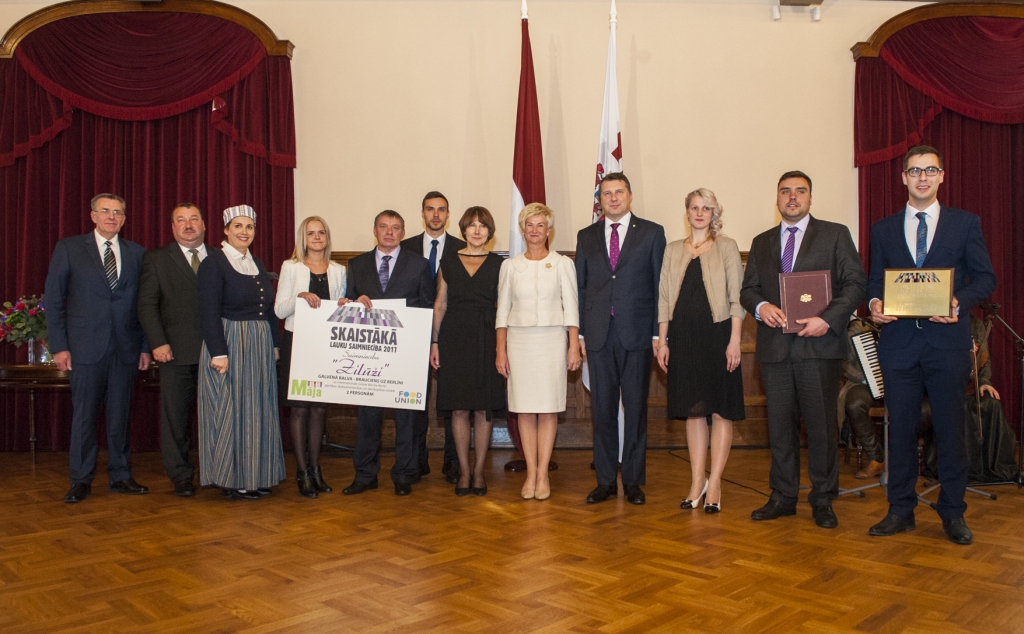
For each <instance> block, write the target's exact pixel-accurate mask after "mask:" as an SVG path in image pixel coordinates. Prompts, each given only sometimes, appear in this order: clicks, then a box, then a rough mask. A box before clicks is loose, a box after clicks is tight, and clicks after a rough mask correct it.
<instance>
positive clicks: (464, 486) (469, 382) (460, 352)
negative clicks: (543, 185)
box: [430, 207, 505, 496]
mask: <svg viewBox="0 0 1024 634" xmlns="http://www.w3.org/2000/svg"><path fill="white" fill-rule="evenodd" d="M459 229H461V230H462V237H463V238H464V239H465V240H466V247H465V248H464V249H462V250H461V251H459V252H458V253H457V254H456V255H455V256H454V257H453V256H449V255H446V256H445V257H444V258H443V259H442V260H441V270H440V271H439V272H438V275H437V299H436V300H435V301H434V328H433V331H432V336H431V338H430V339H431V345H430V364H431V365H432V366H434V368H435V369H436V370H437V408H438V409H439V410H442V411H451V412H452V436H453V437H454V440H455V451H456V453H457V454H458V456H459V474H460V475H459V481H458V483H457V484H456V485H455V495H458V496H463V495H468V494H470V493H472V494H473V495H486V494H487V484H486V483H485V482H484V461H485V460H486V459H487V447H488V445H489V444H490V442H491V412H493V411H495V410H501V409H504V407H505V382H504V380H503V379H502V378H501V375H499V374H498V371H497V368H496V367H495V365H494V354H495V349H496V346H497V342H496V333H495V330H494V317H495V302H497V301H498V273H499V272H500V271H501V264H502V262H503V260H502V258H501V256H498V255H495V254H493V253H491V252H489V251H488V250H487V243H488V242H489V241H490V239H491V236H493V235H494V218H493V217H491V212H489V211H487V209H485V208H483V207H470V208H469V209H467V210H466V213H464V214H463V215H462V219H461V220H459ZM442 361H443V363H442ZM470 412H472V415H473V429H474V436H475V443H474V445H475V447H476V456H475V457H476V460H475V464H474V467H473V471H472V472H470V470H469V432H470V422H469V417H470ZM471 473H472V477H471V475H470V474H471Z"/></svg>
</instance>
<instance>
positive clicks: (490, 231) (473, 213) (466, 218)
mask: <svg viewBox="0 0 1024 634" xmlns="http://www.w3.org/2000/svg"><path fill="white" fill-rule="evenodd" d="M475 220H479V221H480V222H481V223H482V224H483V226H485V227H487V239H488V240H490V239H491V238H493V237H494V217H493V216H491V212H489V211H487V208H486V207H479V206H475V207H470V208H469V209H467V210H466V213H464V214H462V218H461V219H460V220H459V231H461V232H462V238H463V239H465V238H466V229H469V225H471V224H473V221H475Z"/></svg>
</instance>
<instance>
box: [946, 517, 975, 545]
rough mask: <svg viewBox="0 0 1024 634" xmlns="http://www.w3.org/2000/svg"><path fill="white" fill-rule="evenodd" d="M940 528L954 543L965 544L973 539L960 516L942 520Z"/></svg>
mask: <svg viewBox="0 0 1024 634" xmlns="http://www.w3.org/2000/svg"><path fill="white" fill-rule="evenodd" d="M942 530H944V531H945V532H946V537H948V538H949V541H951V542H953V543H954V544H961V545H963V546H967V545H968V544H970V543H972V542H973V541H974V534H973V533H971V529H969V528H967V522H965V521H964V518H962V517H954V518H953V519H951V520H942Z"/></svg>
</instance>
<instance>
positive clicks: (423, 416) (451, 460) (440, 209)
mask: <svg viewBox="0 0 1024 634" xmlns="http://www.w3.org/2000/svg"><path fill="white" fill-rule="evenodd" d="M422 207H423V209H422V212H421V213H422V214H423V225H424V227H425V230H424V231H423V233H421V234H419V235H416V236H413V237H411V238H406V239H405V240H402V248H403V249H408V250H409V251H411V252H412V253H418V254H420V255H422V256H423V257H425V258H427V261H428V262H429V263H430V275H431V279H433V280H436V279H437V271H438V268H439V267H440V266H441V257H442V256H443V255H444V254H445V253H448V254H452V253H455V252H457V251H458V250H459V249H464V248H465V247H466V243H465V242H463V241H462V240H459V239H458V238H456V237H455V236H453V235H452V234H450V233H447V232H445V230H444V229H445V226H446V225H447V224H448V199H447V198H445V195H444V194H442V193H441V192H439V191H430V192H427V195H426V196H424V197H423V203H422ZM427 389H428V391H429V389H430V384H429V383H428V384H427ZM427 399H428V400H429V399H430V396H429V394H428V395H427ZM416 417H417V419H416V446H417V447H419V470H420V476H425V475H427V474H428V473H430V461H429V458H428V455H427V425H428V420H427V411H426V410H425V409H424V410H423V411H422V412H416ZM441 473H443V474H444V476H445V479H446V480H447V481H448V482H449V483H450V484H456V483H458V481H459V457H458V455H457V454H456V453H455V440H454V439H453V438H452V417H451V414H450V413H449V414H448V415H447V416H445V417H444V463H443V465H442V466H441Z"/></svg>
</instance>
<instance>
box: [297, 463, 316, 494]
mask: <svg viewBox="0 0 1024 634" xmlns="http://www.w3.org/2000/svg"><path fill="white" fill-rule="evenodd" d="M295 481H296V482H297V483H298V485H299V495H301V496H302V497H304V498H310V499H313V498H315V497H319V495H320V493H319V492H318V491H317V489H316V485H315V484H314V483H313V478H312V476H310V475H309V469H306V470H305V471H296V472H295Z"/></svg>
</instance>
